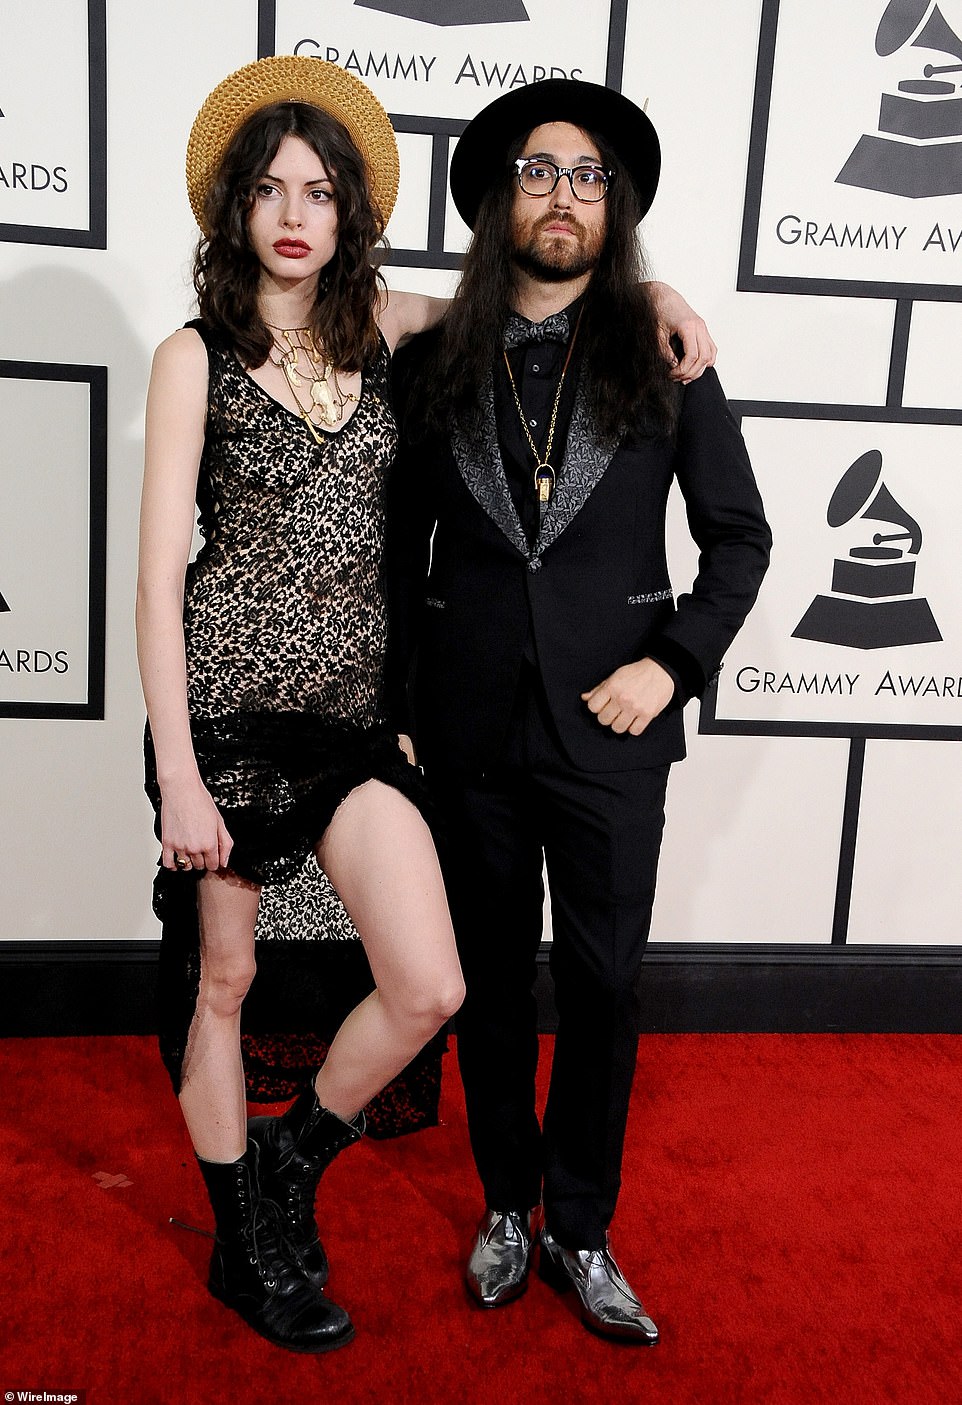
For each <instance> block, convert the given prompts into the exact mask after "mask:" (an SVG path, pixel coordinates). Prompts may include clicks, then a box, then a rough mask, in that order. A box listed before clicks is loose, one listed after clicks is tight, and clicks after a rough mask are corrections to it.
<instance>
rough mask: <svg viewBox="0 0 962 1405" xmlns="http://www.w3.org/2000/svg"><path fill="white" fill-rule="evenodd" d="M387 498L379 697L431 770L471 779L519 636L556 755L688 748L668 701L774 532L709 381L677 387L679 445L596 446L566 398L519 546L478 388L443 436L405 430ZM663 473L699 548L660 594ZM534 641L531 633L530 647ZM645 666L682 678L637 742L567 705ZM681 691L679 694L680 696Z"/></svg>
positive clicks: (585, 419) (737, 615)
mask: <svg viewBox="0 0 962 1405" xmlns="http://www.w3.org/2000/svg"><path fill="white" fill-rule="evenodd" d="M401 356H402V360H401V376H400V378H399V379H400V383H401V393H400V394H399V396H398V402H399V403H398V409H399V419H400V421H401V429H402V447H401V450H400V452H399V456H398V460H397V463H396V466H395V469H394V471H393V474H392V479H391V483H390V485H389V496H388V524H389V525H388V551H387V570H388V587H389V598H390V601H391V625H390V629H389V639H388V674H387V682H388V696H389V700H390V705H391V710H392V713H393V719H394V722H395V725H396V726H397V728H398V730H399V731H412V732H413V733H414V735H415V737H416V740H417V747H418V753H419V759H420V760H422V761H423V762H424V763H425V764H427V765H442V766H444V767H446V768H448V767H452V768H456V769H466V770H472V771H476V770H479V769H480V770H483V769H484V768H485V767H486V766H487V765H488V764H490V763H491V762H492V761H493V760H494V758H495V757H496V756H497V753H498V749H499V746H500V744H501V741H502V739H503V737H504V734H505V730H506V727H507V723H508V719H509V715H510V711H511V707H512V703H513V701H514V697H515V692H516V688H517V683H518V677H519V673H520V669H521V664H522V659H523V657H524V655H525V652H526V649H527V652H528V655H529V657H530V655H531V652H532V641H533V647H534V651H535V652H536V657H537V663H538V666H539V668H540V672H541V677H542V679H543V682H544V689H545V693H546V696H547V699H548V704H549V707H550V709H551V713H552V716H553V719H554V722H555V724H556V727H557V731H558V734H559V737H560V739H561V742H562V745H563V747H564V749H565V751H566V753H567V755H568V758H569V760H570V761H571V762H572V763H573V764H574V765H575V766H577V767H578V768H580V769H584V770H590V771H613V770H634V769H638V768H641V767H645V766H655V765H661V764H664V763H666V762H670V761H675V760H678V759H680V758H681V757H682V756H684V754H685V743H684V730H683V724H682V711H681V706H682V704H683V703H684V702H685V701H687V699H688V698H689V697H694V696H697V695H700V694H701V693H702V691H703V690H704V688H705V686H706V685H707V683H708V682H709V681H710V680H711V679H712V677H713V676H714V674H715V673H716V672H717V670H718V667H719V665H720V662H721V659H722V655H723V654H724V652H725V650H726V649H727V647H728V645H729V644H730V643H731V641H732V639H733V638H734V636H735V634H736V633H737V631H738V629H739V628H740V626H741V624H742V622H743V621H744V619H745V616H746V615H747V613H748V611H749V610H750V609H751V606H752V604H753V602H754V600H755V597H756V595H757V593H758V588H759V585H760V583H761V580H762V577H763V575H764V573H765V570H766V567H767V564H768V554H769V547H770V544H771V535H770V532H769V529H768V525H767V523H766V521H765V517H764V513H763V510H762V504H761V499H760V497H759V494H758V490H757V488H756V486H755V480H754V477H753V474H752V470H751V465H750V464H749V461H748V455H747V452H746V449H745V445H744V442H743V440H742V437H741V434H740V433H739V431H738V428H737V426H736V424H735V421H734V419H733V417H732V414H731V412H730V410H729V409H728V405H727V403H726V401H725V398H724V395H723V393H722V390H721V387H720V386H719V383H718V379H717V377H716V376H715V374H714V372H713V371H707V372H706V373H705V374H704V376H702V377H701V379H699V380H697V381H694V382H693V383H692V384H691V385H689V386H686V387H684V388H683V389H682V388H680V389H679V395H680V409H679V418H678V426H677V433H676V434H675V436H674V437H672V438H667V437H654V436H652V437H644V436H638V437H635V438H631V439H627V440H625V441H623V442H622V443H620V444H617V445H611V444H604V443H603V442H602V441H601V439H600V437H599V435H598V433H597V432H596V430H595V428H594V425H593V424H592V419H591V415H590V413H589V410H588V407H587V403H586V397H585V396H584V395H583V393H582V389H581V387H580V386H579V388H578V391H577V393H576V396H575V402H574V408H573V411H572V417H571V424H570V428H569V431H568V439H567V445H566V449H565V457H564V460H563V466H562V469H561V472H560V473H559V476H558V483H557V486H556V489H555V492H554V494H553V496H552V500H551V502H550V504H549V505H548V507H547V509H546V510H545V512H544V514H543V517H542V522H541V530H540V533H539V535H538V537H537V540H536V541H535V542H534V544H533V546H532V545H529V543H528V542H527V541H526V539H525V536H524V533H523V531H522V529H521V524H520V522H519V520H518V516H517V512H516V510H515V507H514V504H513V502H512V499H511V493H510V489H509V487H508V483H507V480H506V478H505V474H504V469H503V466H502V462H501V455H500V451H499V448H498V440H497V431H496V426H495V419H494V395H493V388H492V384H491V383H490V382H489V385H488V387H487V392H486V394H485V395H484V396H483V397H482V404H481V407H480V410H479V411H478V413H477V414H476V415H475V416H474V417H473V418H472V420H471V422H470V423H464V424H462V425H460V426H459V428H458V429H457V431H456V432H454V433H453V434H452V435H451V436H450V438H449V439H441V438H434V439H431V440H428V441H426V442H425V441H423V440H422V441H421V442H419V443H411V442H410V441H409V440H408V439H407V436H406V435H405V433H404V418H405V416H404V384H405V376H404V371H403V358H404V357H406V356H411V357H413V359H414V361H415V363H416V359H417V350H416V349H415V351H414V352H413V353H412V352H409V351H407V350H405V352H403V353H402V354H401ZM675 479H677V481H678V484H679V486H680V488H681V492H682V494H683V496H684V500H685V506H686V509H687V515H688V523H689V528H690V531H691V534H692V537H693V538H694V540H695V542H696V543H697V545H698V548H699V562H698V571H697V575H696V578H695V580H694V582H693V583H692V585H691V588H690V590H688V591H687V592H686V593H684V594H682V595H680V596H678V597H677V598H676V597H675V596H674V593H673V591H672V587H671V582H670V580H669V577H668V566H667V561H666V557H665V512H666V503H667V498H668V492H669V489H670V488H671V485H672V482H673V480H675ZM529 631H530V637H529ZM646 656H650V657H653V658H656V659H658V660H659V661H660V662H662V663H664V664H667V665H668V667H669V668H670V669H671V670H672V671H673V673H674V674H675V676H676V678H677V679H678V680H679V687H678V689H676V698H675V700H674V702H673V704H672V705H671V706H670V707H669V708H668V709H666V710H665V712H663V713H662V714H661V715H660V716H659V717H657V718H656V719H655V720H654V721H653V722H652V723H651V724H650V726H649V727H648V728H647V730H646V731H645V732H644V733H643V734H642V735H641V736H640V737H632V736H627V735H622V736H619V735H616V734H615V733H614V732H612V731H611V729H610V728H608V727H603V726H601V724H600V723H599V722H598V721H597V720H596V718H595V717H594V716H593V715H592V713H590V712H589V711H588V709H587V707H586V706H585V704H584V703H583V702H582V700H581V694H582V693H583V692H587V691H588V690H589V689H590V688H593V687H594V686H595V684H597V683H600V682H601V681H602V680H603V679H604V678H606V677H607V676H608V674H610V673H611V672H613V670H614V669H616V668H618V667H619V666H620V665H621V664H625V663H628V662H631V661H633V660H637V659H641V658H644V657H646ZM679 693H680V694H681V696H679V695H678V694H679Z"/></svg>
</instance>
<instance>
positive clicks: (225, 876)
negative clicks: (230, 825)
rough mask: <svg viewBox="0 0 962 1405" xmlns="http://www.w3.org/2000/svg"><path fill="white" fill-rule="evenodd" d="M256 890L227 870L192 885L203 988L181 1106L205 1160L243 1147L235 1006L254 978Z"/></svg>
mask: <svg viewBox="0 0 962 1405" xmlns="http://www.w3.org/2000/svg"><path fill="white" fill-rule="evenodd" d="M259 898H260V891H259V889H257V888H255V887H253V886H252V885H251V884H250V883H246V882H245V881H244V880H243V879H241V878H238V877H237V875H236V874H233V873H230V872H229V871H228V872H226V873H223V872H222V873H206V874H205V875H204V877H203V878H201V879H200V881H199V883H198V886H197V904H198V916H199V920H200V991H199V993H198V997H197V1009H196V1011H195V1013H194V1018H193V1021H192V1022H191V1027H190V1037H189V1039H188V1043H187V1056H186V1058H185V1060H184V1071H183V1076H182V1079H181V1089H180V1106H181V1110H182V1111H183V1114H184V1119H185V1121H186V1123H187V1129H188V1131H189V1132H190V1139H191V1141H192V1142H193V1144H194V1150H195V1151H196V1152H197V1155H198V1156H201V1157H203V1159H204V1160H205V1161H236V1160H237V1158H238V1157H240V1156H243V1154H244V1152H245V1150H246V1148H247V1103H246V1096H245V1089H244V1068H243V1064H242V1062H241V1045H240V1013H241V1005H242V1004H243V1001H244V996H245V995H246V994H247V991H248V990H249V988H250V983H251V981H252V980H253V979H254V923H255V921H256V919H257V904H258V901H259Z"/></svg>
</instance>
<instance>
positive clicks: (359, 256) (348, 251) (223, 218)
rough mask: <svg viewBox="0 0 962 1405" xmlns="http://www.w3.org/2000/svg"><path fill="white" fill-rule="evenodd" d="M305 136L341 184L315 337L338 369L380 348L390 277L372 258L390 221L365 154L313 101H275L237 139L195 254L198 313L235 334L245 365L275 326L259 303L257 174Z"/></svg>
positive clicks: (259, 360) (254, 362)
mask: <svg viewBox="0 0 962 1405" xmlns="http://www.w3.org/2000/svg"><path fill="white" fill-rule="evenodd" d="M286 136H292V137H300V138H301V140H302V141H304V142H306V143H307V145H308V146H309V147H310V148H311V150H312V151H313V152H314V153H315V154H316V155H317V156H318V157H319V158H320V160H321V161H322V163H323V165H324V168H325V170H326V171H327V174H328V176H329V177H330V179H331V182H332V184H333V186H334V199H335V203H336V206H337V248H336V250H335V252H334V257H333V258H332V259H331V261H330V263H329V264H328V265H327V267H326V268H323V269H322V270H321V276H320V279H319V280H318V290H317V299H316V301H315V304H314V307H313V309H312V313H311V319H310V327H311V332H312V333H313V336H314V340H315V342H317V344H318V345H319V346H322V347H323V348H324V353H325V355H326V357H327V358H328V360H329V361H332V362H333V364H334V366H335V368H336V369H337V370H339V371H360V370H361V369H362V368H363V366H364V365H365V364H366V363H367V362H368V361H370V360H371V359H372V358H373V356H374V355H375V354H376V352H377V349H378V346H379V341H378V331H377V322H376V320H375V313H376V311H377V304H378V297H379V294H380V290H381V287H382V286H383V280H382V279H381V277H380V274H379V273H378V272H377V269H376V267H375V265H374V263H373V262H372V257H373V254H374V251H375V247H376V245H377V244H378V243H379V241H380V240H381V239H382V236H383V234H384V221H383V220H382V218H381V214H380V212H379V210H378V209H377V207H376V206H375V204H374V201H373V199H372V197H371V191H370V186H369V183H368V178H367V170H366V168H365V165H364V161H363V158H362V157H361V154H360V152H359V151H358V149H357V147H356V146H355V145H354V143H353V141H352V140H351V138H350V137H349V136H348V133H347V131H346V130H345V129H344V127H343V126H342V125H341V123H340V122H338V121H337V120H336V119H335V118H333V117H331V116H329V115H328V114H327V113H326V112H322V111H321V110H320V109H319V108H316V107H312V106H310V105H309V104H307V103H298V102H284V103H274V104H272V105H271V106H269V107H264V108H261V109H260V110H259V111H258V112H255V113H254V114H253V116H252V117H249V118H248V120H247V121H246V122H245V123H244V125H243V126H242V127H241V128H240V130H239V131H238V133H237V135H236V136H235V137H234V138H233V140H232V141H231V143H230V145H229V146H228V148H227V151H226V152H225V153H224V159H223V161H222V162H221V164H220V167H219V169H218V171H217V173H216V175H215V177H214V179H213V181H212V182H211V186H210V190H209V191H208V194H207V199H206V201H205V204H204V215H205V219H206V223H207V228H208V229H209V230H210V234H209V236H207V237H206V238H201V240H200V241H199V243H198V245H197V250H196V253H195V255H194V287H195V289H196V290H197V300H198V306H199V310H200V315H201V317H202V318H203V319H204V321H205V322H207V323H209V325H210V326H211V327H213V328H214V329H215V330H216V331H218V332H220V333H221V334H222V335H223V336H225V337H226V338H227V340H228V341H230V342H231V344H232V345H233V347H234V349H235V350H236V352H237V354H238V356H239V357H240V359H241V361H242V362H243V363H244V365H245V366H250V367H257V366H261V365H263V363H264V362H265V361H266V360H267V356H268V352H269V351H270V347H271V340H272V338H271V333H270V331H269V330H268V328H267V327H266V325H265V323H264V320H263V318H262V317H261V314H260V310H259V308H258V305H257V290H258V287H259V284H260V276H261V265H260V262H259V261H258V258H257V255H256V254H255V253H254V251H253V249H252V248H251V242H250V238H249V235H248V229H247V222H248V216H249V215H250V211H251V208H252V206H253V204H254V200H255V199H256V187H257V183H258V181H259V180H260V179H261V177H262V176H264V175H265V173H266V172H267V171H268V170H269V168H270V165H271V162H272V161H273V160H274V157H275V156H276V155H277V149H278V147H279V146H280V144H281V142H282V141H283V139H284V137H286Z"/></svg>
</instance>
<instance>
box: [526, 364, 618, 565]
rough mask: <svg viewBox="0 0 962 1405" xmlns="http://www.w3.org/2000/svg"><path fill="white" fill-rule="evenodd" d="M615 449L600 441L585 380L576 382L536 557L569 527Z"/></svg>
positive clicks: (535, 546)
mask: <svg viewBox="0 0 962 1405" xmlns="http://www.w3.org/2000/svg"><path fill="white" fill-rule="evenodd" d="M616 447H617V445H614V444H605V443H604V442H603V441H602V440H601V437H600V435H599V433H598V430H597V428H596V426H595V423H594V420H593V417H592V415H591V411H590V409H589V406H588V397H587V395H586V394H585V388H584V381H583V380H581V379H579V381H578V389H577V391H576V392H575V402H574V405H573V407H572V410H571V424H570V426H569V429H568V442H567V445H566V447H565V456H564V461H563V462H562V465H561V471H560V472H559V474H558V482H557V485H556V487H555V490H554V493H553V494H552V498H551V502H550V503H549V504H548V507H547V509H546V511H545V514H544V517H543V518H542V520H541V530H540V532H539V533H538V539H537V541H536V542H535V545H534V555H535V556H540V555H541V553H542V552H543V551H544V550H545V548H546V547H549V546H550V545H551V543H552V542H553V541H556V540H557V539H558V537H560V535H561V533H562V532H563V531H564V529H565V528H566V527H568V526H570V524H571V522H572V521H573V520H574V518H575V517H576V516H577V514H578V513H579V512H580V511H581V509H582V508H583V507H584V505H585V503H586V502H587V500H588V498H589V496H590V494H591V493H592V492H593V490H594V489H595V488H596V487H597V486H598V483H599V482H600V481H601V478H602V475H603V474H604V472H605V470H606V469H607V467H608V465H609V464H610V463H611V460H612V458H613V457H614V453H615V449H616Z"/></svg>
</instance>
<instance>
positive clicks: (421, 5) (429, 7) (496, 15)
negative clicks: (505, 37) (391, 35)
mask: <svg viewBox="0 0 962 1405" xmlns="http://www.w3.org/2000/svg"><path fill="white" fill-rule="evenodd" d="M354 3H355V4H356V5H359V6H360V7H361V9H362V10H381V11H383V12H384V13H385V14H388V15H399V16H400V17H401V19H408V20H421V21H422V22H423V23H424V24H437V25H456V24H511V23H517V22H519V21H524V20H527V19H528V12H527V10H526V9H525V7H524V5H522V4H521V3H520V0H354Z"/></svg>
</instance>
